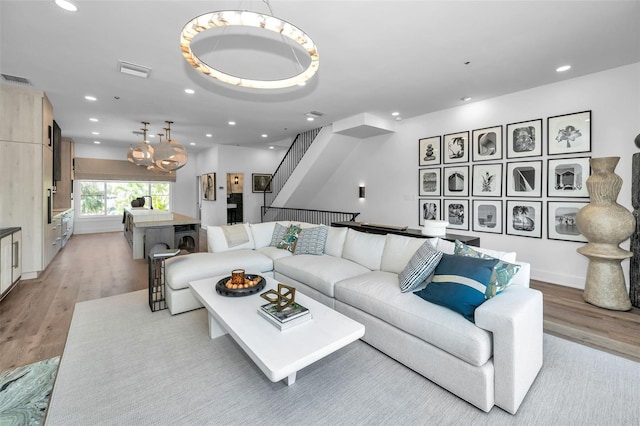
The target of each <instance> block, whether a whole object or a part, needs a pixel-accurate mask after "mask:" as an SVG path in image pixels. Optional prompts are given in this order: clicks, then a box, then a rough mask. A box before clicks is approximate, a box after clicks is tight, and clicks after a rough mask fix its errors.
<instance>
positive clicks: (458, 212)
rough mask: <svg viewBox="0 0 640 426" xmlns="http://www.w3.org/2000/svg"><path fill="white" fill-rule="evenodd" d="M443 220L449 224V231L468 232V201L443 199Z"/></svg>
mask: <svg viewBox="0 0 640 426" xmlns="http://www.w3.org/2000/svg"><path fill="white" fill-rule="evenodd" d="M442 216H443V220H446V221H447V222H449V226H448V228H449V229H460V230H462V231H468V230H469V221H470V220H471V211H469V200H465V199H449V200H447V199H445V200H444V206H443V208H442Z"/></svg>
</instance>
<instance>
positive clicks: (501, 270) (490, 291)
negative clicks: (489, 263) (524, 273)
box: [454, 240, 520, 299]
mask: <svg viewBox="0 0 640 426" xmlns="http://www.w3.org/2000/svg"><path fill="white" fill-rule="evenodd" d="M454 253H455V254H457V255H460V256H467V257H475V258H478V259H495V257H492V256H489V255H488V254H486V253H481V252H479V251H477V250H474V249H472V248H471V247H469V246H468V245H466V244H464V243H463V242H461V241H458V240H456V248H455V251H454ZM496 260H498V263H497V264H496V266H495V267H494V268H493V273H492V274H491V279H490V280H489V285H488V286H487V291H486V293H485V297H486V298H487V299H491V298H492V297H493V296H495V295H496V294H500V293H501V292H502V291H503V290H504V289H505V288H507V286H508V285H509V284H511V278H513V276H514V275H515V274H516V273H518V271H519V270H520V265H515V264H513V263H509V262H505V261H504V260H500V259H496Z"/></svg>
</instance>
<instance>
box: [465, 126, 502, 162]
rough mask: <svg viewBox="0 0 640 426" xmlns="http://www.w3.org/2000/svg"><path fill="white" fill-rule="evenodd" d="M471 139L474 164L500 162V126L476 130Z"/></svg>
mask: <svg viewBox="0 0 640 426" xmlns="http://www.w3.org/2000/svg"><path fill="white" fill-rule="evenodd" d="M471 139H472V152H473V155H472V159H473V161H474V162H476V161H494V160H502V126H493V127H485V128H484V129H476V130H474V131H473V132H471Z"/></svg>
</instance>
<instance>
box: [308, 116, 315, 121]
mask: <svg viewBox="0 0 640 426" xmlns="http://www.w3.org/2000/svg"><path fill="white" fill-rule="evenodd" d="M313 120H315V118H313V117H307V121H313Z"/></svg>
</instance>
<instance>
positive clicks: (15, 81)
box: [2, 74, 32, 86]
mask: <svg viewBox="0 0 640 426" xmlns="http://www.w3.org/2000/svg"><path fill="white" fill-rule="evenodd" d="M2 79H3V80H4V81H8V82H9V83H13V84H21V85H23V86H32V84H31V81H29V79H28V78H24V77H18V76H15V75H9V74H2Z"/></svg>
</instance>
